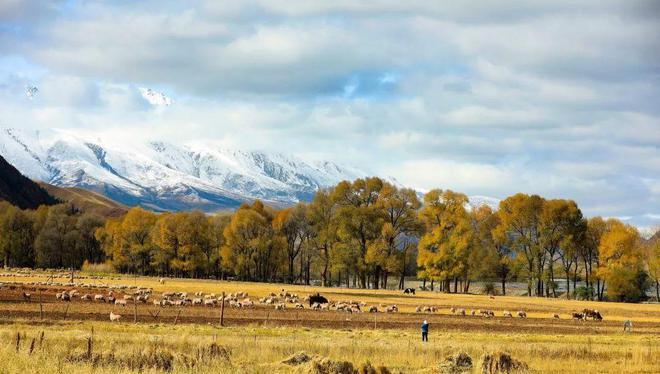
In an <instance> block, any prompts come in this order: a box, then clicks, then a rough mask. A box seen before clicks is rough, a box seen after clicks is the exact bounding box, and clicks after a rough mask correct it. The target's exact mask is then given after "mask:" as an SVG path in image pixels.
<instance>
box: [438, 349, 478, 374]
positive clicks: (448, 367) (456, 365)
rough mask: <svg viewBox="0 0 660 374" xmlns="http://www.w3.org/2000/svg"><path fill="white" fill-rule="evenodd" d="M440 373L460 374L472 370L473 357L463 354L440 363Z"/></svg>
mask: <svg viewBox="0 0 660 374" xmlns="http://www.w3.org/2000/svg"><path fill="white" fill-rule="evenodd" d="M439 369H440V372H441V373H444V374H460V373H465V372H468V371H470V370H472V357H470V356H469V355H468V354H467V353H465V352H461V353H458V354H455V355H453V356H449V357H447V358H446V359H445V360H444V361H443V362H441V363H440V367H439Z"/></svg>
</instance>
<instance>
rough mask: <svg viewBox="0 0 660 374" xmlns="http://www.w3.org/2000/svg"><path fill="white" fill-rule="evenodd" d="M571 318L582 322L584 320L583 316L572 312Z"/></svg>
mask: <svg viewBox="0 0 660 374" xmlns="http://www.w3.org/2000/svg"><path fill="white" fill-rule="evenodd" d="M571 316H572V317H573V319H577V320H583V319H584V314H582V313H578V312H573V313H572V314H571Z"/></svg>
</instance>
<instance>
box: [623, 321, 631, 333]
mask: <svg viewBox="0 0 660 374" xmlns="http://www.w3.org/2000/svg"><path fill="white" fill-rule="evenodd" d="M632 328H633V324H632V321H631V320H625V321H623V332H632Z"/></svg>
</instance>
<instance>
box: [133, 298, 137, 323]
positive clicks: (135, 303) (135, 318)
mask: <svg viewBox="0 0 660 374" xmlns="http://www.w3.org/2000/svg"><path fill="white" fill-rule="evenodd" d="M133 305H134V307H135V309H134V310H133V323H137V297H133Z"/></svg>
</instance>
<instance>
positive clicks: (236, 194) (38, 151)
mask: <svg viewBox="0 0 660 374" xmlns="http://www.w3.org/2000/svg"><path fill="white" fill-rule="evenodd" d="M0 132H1V133H2V135H3V136H2V137H0V154H1V155H3V156H4V157H5V158H6V159H7V160H8V161H9V162H10V163H12V164H14V165H15V166H16V167H17V168H18V169H19V170H20V171H21V172H23V173H24V174H26V175H27V176H29V177H31V178H34V179H39V180H43V181H46V182H49V183H52V184H55V185H58V186H64V187H74V186H75V187H84V188H89V189H92V190H95V191H97V192H100V193H103V194H105V195H107V196H109V197H111V198H113V199H116V200H118V201H120V202H122V203H125V204H128V205H138V204H140V205H144V206H149V207H152V208H155V209H162V210H179V209H193V208H199V209H203V210H207V211H212V210H217V209H220V208H227V207H235V206H238V205H240V203H242V202H244V201H250V200H253V199H257V198H258V199H262V200H266V201H269V202H271V203H273V204H276V205H288V204H293V203H296V202H298V201H301V200H309V199H311V198H312V197H313V195H314V193H315V192H316V191H317V190H318V189H319V188H323V187H328V186H331V185H334V184H336V183H338V182H339V181H341V180H352V179H355V178H358V177H364V176H366V174H365V173H363V172H360V171H358V170H357V169H353V168H349V167H343V166H339V165H337V164H334V163H332V162H329V161H325V162H321V163H313V162H306V161H304V160H302V159H300V158H297V157H294V156H288V155H284V154H281V153H274V154H270V153H266V152H259V151H245V150H236V149H226V148H220V147H214V146H211V145H206V146H203V147H196V146H194V145H190V144H187V145H177V144H174V143H168V142H163V141H151V142H145V143H138V142H132V143H131V144H127V143H126V142H124V141H119V140H117V139H104V140H100V139H98V138H96V137H92V136H87V137H86V136H85V135H81V134H77V133H72V132H69V131H64V130H51V131H48V132H47V133H45V134H44V133H41V134H39V133H36V132H24V131H17V130H14V129H3V130H0ZM4 135H6V136H4Z"/></svg>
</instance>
